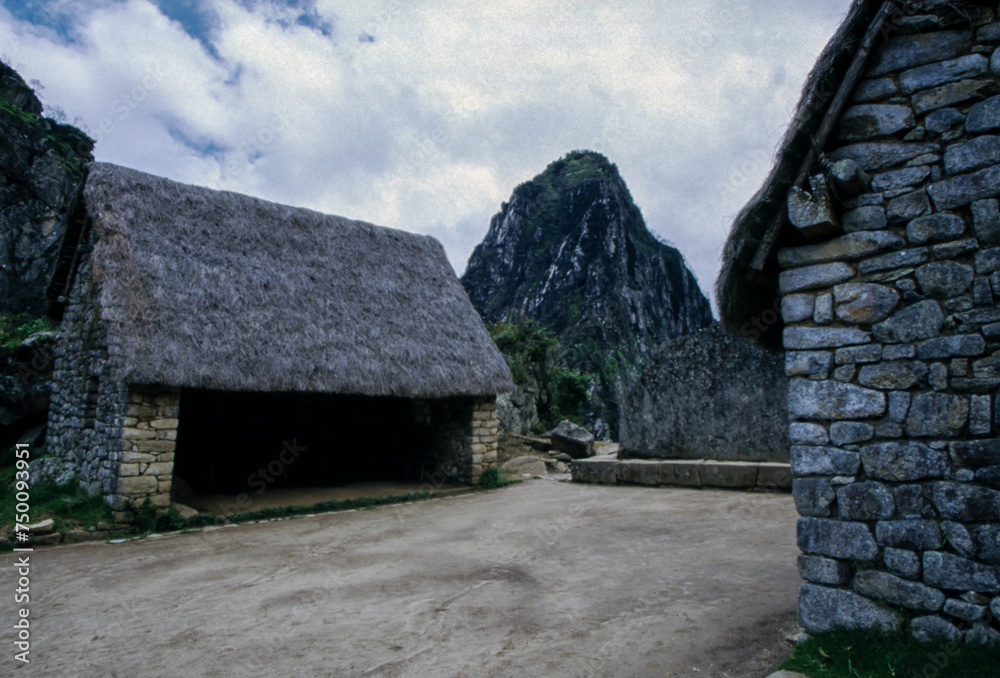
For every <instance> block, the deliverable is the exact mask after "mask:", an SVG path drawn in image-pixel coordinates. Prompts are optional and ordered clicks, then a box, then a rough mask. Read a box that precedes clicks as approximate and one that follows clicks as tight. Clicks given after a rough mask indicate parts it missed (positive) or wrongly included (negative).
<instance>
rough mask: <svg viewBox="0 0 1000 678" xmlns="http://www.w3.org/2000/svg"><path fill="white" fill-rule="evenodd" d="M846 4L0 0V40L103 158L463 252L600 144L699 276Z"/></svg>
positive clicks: (463, 255) (833, 0)
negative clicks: (178, 15)
mask: <svg viewBox="0 0 1000 678" xmlns="http://www.w3.org/2000/svg"><path fill="white" fill-rule="evenodd" d="M300 4H301V3H300ZM848 5H849V0H827V1H826V2H823V3H802V2H799V1H797V0H768V1H767V2H765V1H764V0H755V1H754V2H749V3H734V2H731V1H730V2H722V1H721V0H714V1H712V2H705V1H704V0H700V1H699V0H678V1H677V2H671V3H669V4H668V3H658V2H654V1H653V0H644V1H641V2H638V1H637V2H630V3H627V4H622V3H616V2H611V1H610V0H541V1H537V0H504V1H502V2H490V3H482V4H473V3H468V2H465V1H464V0H462V1H460V0H436V1H431V0H427V1H424V2H402V0H377V1H375V2H371V3H347V2H342V1H341V0H319V1H318V2H316V3H315V12H312V14H314V15H315V13H316V12H318V15H319V17H321V18H322V20H324V21H326V22H328V23H327V24H325V26H327V27H328V28H331V30H326V31H320V30H316V28H315V25H314V26H307V25H297V24H296V23H295V19H296V15H295V12H298V11H299V10H298V9H296V8H295V7H293V6H290V5H289V4H288V3H273V4H268V2H266V1H262V2H257V3H245V2H238V1H236V0H220V1H219V2H215V3H211V5H210V7H211V8H212V12H213V14H212V28H211V35H210V40H209V38H208V37H206V35H189V34H188V33H186V32H185V30H184V27H183V26H182V24H181V23H180V22H178V21H170V20H168V19H167V18H166V17H165V16H163V15H162V13H161V12H160V11H159V10H158V9H157V7H156V6H155V5H154V4H153V3H152V2H151V1H150V0H126V1H124V2H116V3H97V4H95V3H89V4H88V3H73V2H68V3H65V4H64V5H62V7H63V8H64V10H65V11H66V12H67V13H68V15H69V16H73V17H75V18H76V23H75V28H74V31H75V36H76V38H77V39H76V41H75V42H74V43H72V44H66V43H65V42H61V41H60V40H61V39H60V37H59V36H58V35H57V34H56V33H54V32H53V31H51V30H46V29H43V28H39V27H37V26H32V25H29V24H25V23H23V22H19V21H18V20H17V19H15V18H14V17H12V16H11V15H10V14H9V13H8V12H6V11H5V10H2V9H0V43H2V44H3V45H4V46H5V50H6V53H7V56H8V58H9V59H10V61H11V62H12V65H13V66H15V67H16V68H18V70H19V71H20V72H21V74H22V75H23V76H24V77H25V78H28V79H30V78H37V79H39V80H41V81H42V82H43V83H44V84H45V86H46V89H45V90H44V91H43V92H42V96H43V100H44V101H45V102H46V103H47V104H52V105H56V106H59V107H60V108H62V109H64V110H65V111H66V112H67V114H68V115H69V117H70V119H72V118H73V117H74V116H79V118H81V119H82V120H83V122H84V124H85V126H86V127H87V128H88V129H89V130H90V131H91V133H92V134H94V135H99V136H100V139H99V144H98V146H97V149H96V155H97V157H98V159H100V160H106V161H110V162H116V163H120V164H124V165H128V166H131V167H136V168H138V169H142V170H145V171H149V172H152V173H156V174H162V175H165V176H169V177H171V178H173V179H177V180H180V181H186V182H190V183H197V184H202V185H209V186H213V187H219V188H226V189H229V190H236V191H241V192H246V193H250V194H253V195H259V196H261V197H264V198H267V199H270V200H276V201H279V202H285V203H290V204H295V205H302V206H306V207H312V208H315V209H320V210H323V211H327V212H334V213H339V214H344V215H346V216H350V217H354V218H359V219H365V220H368V221H373V222H375V223H382V224H384V225H387V226H393V227H397V228H404V229H407V230H413V231H418V232H424V233H430V234H433V235H435V236H436V237H438V238H439V239H440V240H442V242H443V243H444V245H445V247H446V249H447V251H448V254H449V257H450V258H451V260H452V263H453V265H454V266H455V268H456V269H457V270H458V272H459V273H461V271H462V270H463V269H464V267H465V261H466V259H467V257H468V255H469V254H470V252H471V250H472V247H473V246H474V245H475V244H476V243H477V242H478V241H479V240H480V239H481V238H482V236H483V235H484V234H485V232H486V229H487V227H488V224H489V217H490V215H491V214H493V213H494V212H495V211H496V210H497V209H498V208H499V203H500V202H501V201H502V200H504V199H506V198H507V196H508V195H509V194H510V192H511V190H512V189H513V188H514V186H516V185H517V184H518V183H520V182H522V181H525V180H527V179H529V178H531V176H533V175H534V174H536V173H537V172H539V171H541V170H542V169H543V168H544V167H545V165H546V164H548V163H549V162H551V161H552V160H555V159H556V158H558V157H559V156H561V155H563V154H564V153H566V152H567V151H570V150H572V149H574V148H591V149H594V150H597V151H600V152H603V153H605V154H606V155H607V156H608V157H609V158H610V159H611V160H612V161H613V162H615V163H617V164H618V166H619V168H620V170H621V172H622V175H623V177H624V178H625V180H626V182H627V183H628V184H629V187H630V189H631V191H632V193H633V196H634V198H635V200H636V202H637V203H638V204H639V205H640V207H641V208H642V210H643V213H644V215H645V217H646V220H647V223H648V225H649V226H650V227H651V228H652V229H653V230H655V231H657V232H658V233H659V234H660V235H661V236H663V237H665V238H667V239H668V240H670V241H671V242H673V243H674V244H675V245H677V246H678V247H679V248H680V249H681V251H682V252H683V253H684V255H685V256H686V258H687V260H688V262H689V264H690V265H691V266H692V267H693V269H694V270H695V272H696V274H697V276H698V278H699V280H700V282H701V283H702V287H703V289H704V291H705V292H706V294H709V293H710V287H711V284H712V282H713V280H714V277H715V275H716V271H717V267H718V256H719V251H720V249H721V246H722V242H723V238H724V235H725V230H726V227H727V226H728V221H729V220H730V219H731V218H732V216H733V215H734V214H735V213H736V211H738V210H739V208H740V207H741V206H742V204H743V203H744V202H745V201H746V200H747V199H748V198H749V197H750V196H751V195H752V194H753V192H754V191H755V190H756V189H757V187H758V185H759V183H760V181H761V180H762V179H763V177H764V175H765V174H766V172H767V170H768V168H769V165H770V160H771V154H772V153H773V150H774V147H775V144H776V143H777V141H778V140H779V138H780V136H781V133H782V131H783V128H784V125H785V124H786V123H787V121H788V118H789V116H790V112H791V107H792V106H793V105H794V103H795V101H796V100H797V98H798V90H799V87H800V86H801V83H802V81H803V80H804V79H805V75H806V73H807V70H808V68H809V67H810V66H811V64H812V62H813V61H814V59H815V57H816V55H817V54H818V53H819V50H820V49H821V48H822V46H823V44H824V43H825V42H826V40H827V39H828V38H829V36H830V35H831V34H832V32H833V30H834V28H835V26H836V24H837V22H838V21H839V19H840V17H841V15H842V14H843V13H844V12H845V11H846V9H847V7H848ZM207 6H209V5H206V7H207ZM248 7H249V8H250V9H248ZM310 11H311V10H310ZM289 12H291V14H289ZM209 44H210V48H209V47H207V46H206V45H209ZM210 50H211V51H212V53H211V54H210V53H209V52H210Z"/></svg>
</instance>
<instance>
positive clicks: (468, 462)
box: [415, 396, 497, 485]
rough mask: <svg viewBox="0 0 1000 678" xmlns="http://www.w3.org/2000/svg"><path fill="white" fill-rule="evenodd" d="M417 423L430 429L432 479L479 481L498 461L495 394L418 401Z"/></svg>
mask: <svg viewBox="0 0 1000 678" xmlns="http://www.w3.org/2000/svg"><path fill="white" fill-rule="evenodd" d="M416 403H417V404H416V409H415V412H416V417H417V423H420V424H423V425H424V426H426V428H427V431H428V432H429V438H430V440H429V443H428V454H427V460H428V463H429V464H430V465H431V466H432V467H433V468H432V469H427V470H426V473H425V479H426V480H428V481H429V482H431V483H440V482H445V481H447V480H458V481H461V482H464V483H469V484H470V485H475V484H477V483H478V482H479V478H480V476H481V475H482V472H483V470H485V469H487V468H492V467H494V466H495V465H496V459H497V403H496V397H494V396H480V397H472V398H468V397H453V398H439V399H434V400H419V401H416Z"/></svg>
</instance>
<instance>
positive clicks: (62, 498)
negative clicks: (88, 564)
mask: <svg viewBox="0 0 1000 678" xmlns="http://www.w3.org/2000/svg"><path fill="white" fill-rule="evenodd" d="M16 473H17V469H15V468H14V467H13V466H9V467H6V468H3V469H0V486H2V490H0V534H2V535H3V537H9V536H10V535H11V534H12V533H13V531H14V514H15V506H16V505H17V500H16V494H17V492H16V490H15V487H14V480H15V474H16ZM29 497H30V499H29V501H28V505H29V506H30V507H31V511H30V513H29V516H30V518H31V522H32V523H37V522H39V521H42V520H46V519H47V518H52V520H53V521H55V524H56V530H58V531H60V532H65V531H67V530H72V529H81V530H85V529H87V528H88V527H90V526H96V525H97V524H98V523H110V522H111V507H110V506H108V504H107V502H105V501H104V497H102V496H100V495H93V496H91V495H89V494H87V491H86V490H85V489H83V488H82V487H80V486H79V485H78V484H77V482H76V479H75V478H74V479H72V480H70V481H69V482H67V483H65V484H63V485H57V484H55V483H54V482H44V483H39V484H38V485H35V486H33V487H32V488H31V489H30V490H29ZM3 544H4V547H3V550H6V551H9V550H10V549H11V548H13V544H12V543H11V542H10V541H4V542H3Z"/></svg>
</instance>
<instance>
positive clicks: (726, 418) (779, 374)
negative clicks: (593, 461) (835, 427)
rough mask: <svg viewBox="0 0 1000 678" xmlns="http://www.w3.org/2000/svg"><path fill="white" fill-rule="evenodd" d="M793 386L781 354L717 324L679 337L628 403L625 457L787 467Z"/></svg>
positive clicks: (623, 419) (634, 389) (666, 347)
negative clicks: (789, 402) (788, 397)
mask: <svg viewBox="0 0 1000 678" xmlns="http://www.w3.org/2000/svg"><path fill="white" fill-rule="evenodd" d="M775 317H777V316H775ZM787 388H788V380H787V378H786V377H785V375H784V369H783V366H782V360H781V357H780V356H779V355H775V354H772V353H768V352H767V351H765V350H763V349H761V348H759V347H757V346H754V345H753V344H751V343H750V342H749V341H747V340H745V339H743V338H741V337H734V336H731V335H728V334H726V333H725V332H723V331H722V329H721V328H720V327H719V326H718V325H717V324H716V325H713V326H712V327H710V328H708V329H704V330H701V331H699V332H695V333H693V334H688V335H685V336H682V337H679V338H677V339H676V340H674V341H672V342H670V343H668V344H665V345H664V346H663V347H662V348H661V350H660V351H659V353H658V354H657V355H656V356H655V358H654V359H653V362H652V364H651V365H650V366H649V367H647V368H646V370H645V371H644V372H643V374H642V377H641V378H640V379H639V381H638V382H637V383H636V384H635V385H634V386H633V387H632V389H631V390H630V391H629V393H628V395H627V396H626V398H625V405H624V407H623V408H622V415H621V445H622V451H621V454H620V456H622V457H631V458H659V459H719V460H728V461H777V462H787V461H788V417H787V409H786V407H785V400H786V393H787Z"/></svg>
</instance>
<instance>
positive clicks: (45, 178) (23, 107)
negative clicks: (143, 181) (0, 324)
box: [0, 63, 94, 315]
mask: <svg viewBox="0 0 1000 678" xmlns="http://www.w3.org/2000/svg"><path fill="white" fill-rule="evenodd" d="M41 113H42V104H41V103H40V102H39V101H38V98H37V97H36V96H35V94H34V92H33V91H32V90H31V88H30V87H28V85H27V84H25V82H24V80H22V79H21V76H19V75H18V74H17V73H16V72H15V71H14V70H12V69H11V68H10V67H9V66H7V65H6V64H3V63H0V313H20V312H28V313H31V314H33V315H42V314H44V313H45V309H46V300H45V290H46V287H47V285H48V281H49V277H50V275H51V273H52V268H53V265H54V263H55V259H56V255H57V254H58V249H59V245H60V242H61V240H62V234H63V229H64V226H65V222H66V216H67V214H68V212H69V210H70V208H71V206H72V202H73V200H74V199H75V198H76V195H77V193H78V191H79V188H80V185H81V183H82V181H83V166H84V164H85V163H87V162H89V161H91V160H93V156H92V155H91V150H93V147H94V142H93V140H91V139H90V138H89V137H88V136H87V135H86V134H84V133H83V132H81V131H80V130H78V129H76V128H75V127H72V126H71V125H62V124H59V123H57V122H55V121H54V120H50V119H48V118H45V117H42V115H41Z"/></svg>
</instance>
